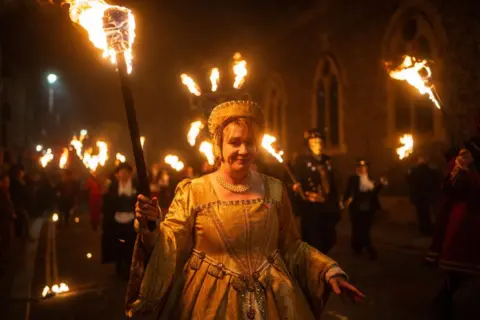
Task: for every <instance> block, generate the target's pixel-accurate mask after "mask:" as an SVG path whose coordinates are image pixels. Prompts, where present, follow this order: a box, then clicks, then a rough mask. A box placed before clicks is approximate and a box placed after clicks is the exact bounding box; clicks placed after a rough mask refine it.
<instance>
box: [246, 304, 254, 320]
mask: <svg viewBox="0 0 480 320" xmlns="http://www.w3.org/2000/svg"><path fill="white" fill-rule="evenodd" d="M247 318H248V319H252V320H253V319H255V310H253V308H251V307H250V309H249V310H248V312H247Z"/></svg>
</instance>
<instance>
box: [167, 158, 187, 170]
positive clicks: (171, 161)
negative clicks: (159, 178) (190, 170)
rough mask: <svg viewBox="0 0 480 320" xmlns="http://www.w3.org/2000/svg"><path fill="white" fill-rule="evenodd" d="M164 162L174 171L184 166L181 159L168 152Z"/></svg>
mask: <svg viewBox="0 0 480 320" xmlns="http://www.w3.org/2000/svg"><path fill="white" fill-rule="evenodd" d="M165 163H166V164H168V165H170V166H171V167H172V169H174V170H175V171H182V170H183V168H185V164H184V163H183V161H181V160H180V158H178V156H176V155H172V154H168V155H167V156H166V157H165Z"/></svg>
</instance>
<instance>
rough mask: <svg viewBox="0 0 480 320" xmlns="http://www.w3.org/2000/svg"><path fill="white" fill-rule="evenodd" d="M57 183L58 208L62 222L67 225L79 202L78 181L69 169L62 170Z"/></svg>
mask: <svg viewBox="0 0 480 320" xmlns="http://www.w3.org/2000/svg"><path fill="white" fill-rule="evenodd" d="M61 179H62V180H61V182H60V185H59V199H58V209H59V211H60V216H61V217H62V219H63V224H64V225H65V226H66V227H68V224H69V221H70V217H71V216H72V215H73V214H74V212H75V210H76V209H77V207H78V203H79V194H80V183H79V182H78V180H77V179H75V177H74V176H73V172H72V171H71V170H70V169H64V170H63V171H62V177H61Z"/></svg>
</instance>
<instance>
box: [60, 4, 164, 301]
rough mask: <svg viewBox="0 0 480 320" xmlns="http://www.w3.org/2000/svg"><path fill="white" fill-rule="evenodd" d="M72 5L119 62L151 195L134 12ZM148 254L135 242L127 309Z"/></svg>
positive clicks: (143, 183)
mask: <svg viewBox="0 0 480 320" xmlns="http://www.w3.org/2000/svg"><path fill="white" fill-rule="evenodd" d="M66 3H68V4H70V9H69V12H70V18H71V20H72V21H73V22H75V23H78V24H79V25H81V26H82V27H83V28H85V30H87V32H88V35H89V38H90V41H91V42H92V43H93V45H94V46H95V47H97V48H99V49H101V50H103V56H104V57H106V58H110V61H111V62H112V63H116V65H117V69H118V75H119V77H120V84H121V90H122V95H123V101H124V105H125V111H126V114H127V122H128V128H129V132H130V139H131V142H132V149H133V155H134V158H135V165H136V167H137V176H138V182H139V192H140V193H141V194H144V195H146V196H149V195H150V187H149V183H148V177H147V168H146V166H145V160H144V156H143V150H142V146H141V142H140V132H139V129H138V123H137V116H136V113H135V106H134V101H133V94H132V90H131V88H130V81H129V79H128V74H129V73H130V72H131V71H132V46H133V41H134V39H135V18H134V16H133V14H132V12H131V11H130V10H129V9H127V8H125V7H120V6H112V5H109V4H107V3H106V2H104V1H102V0H96V1H95V0H90V1H81V0H67V1H66ZM155 227H156V225H155V222H152V221H149V222H148V228H149V229H150V230H154V229H155ZM147 260H148V254H147V252H146V250H145V249H144V248H143V245H142V243H141V241H140V240H139V237H137V240H136V242H135V248H134V252H133V258H132V267H131V272H130V281H129V283H128V289H127V299H126V304H127V306H128V305H129V304H131V303H132V302H133V301H135V299H136V298H137V296H138V292H139V290H140V284H141V281H142V278H143V272H144V269H145V264H146V261H147Z"/></svg>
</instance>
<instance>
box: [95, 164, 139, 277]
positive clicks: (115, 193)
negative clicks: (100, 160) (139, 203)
mask: <svg viewBox="0 0 480 320" xmlns="http://www.w3.org/2000/svg"><path fill="white" fill-rule="evenodd" d="M132 174H133V169H132V167H131V166H130V165H129V164H127V163H121V164H120V165H119V166H118V167H117V168H116V175H115V178H114V179H113V181H111V183H110V185H109V188H108V191H107V193H106V194H105V195H104V197H103V210H102V211H103V234H102V263H112V262H114V263H115V266H116V271H117V275H119V276H120V277H122V278H128V274H129V270H130V265H131V261H132V254H133V247H134V244H135V238H136V234H135V230H134V228H133V220H134V219H135V214H134V211H135V201H136V198H137V184H136V181H135V180H134V179H133V178H132Z"/></svg>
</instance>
